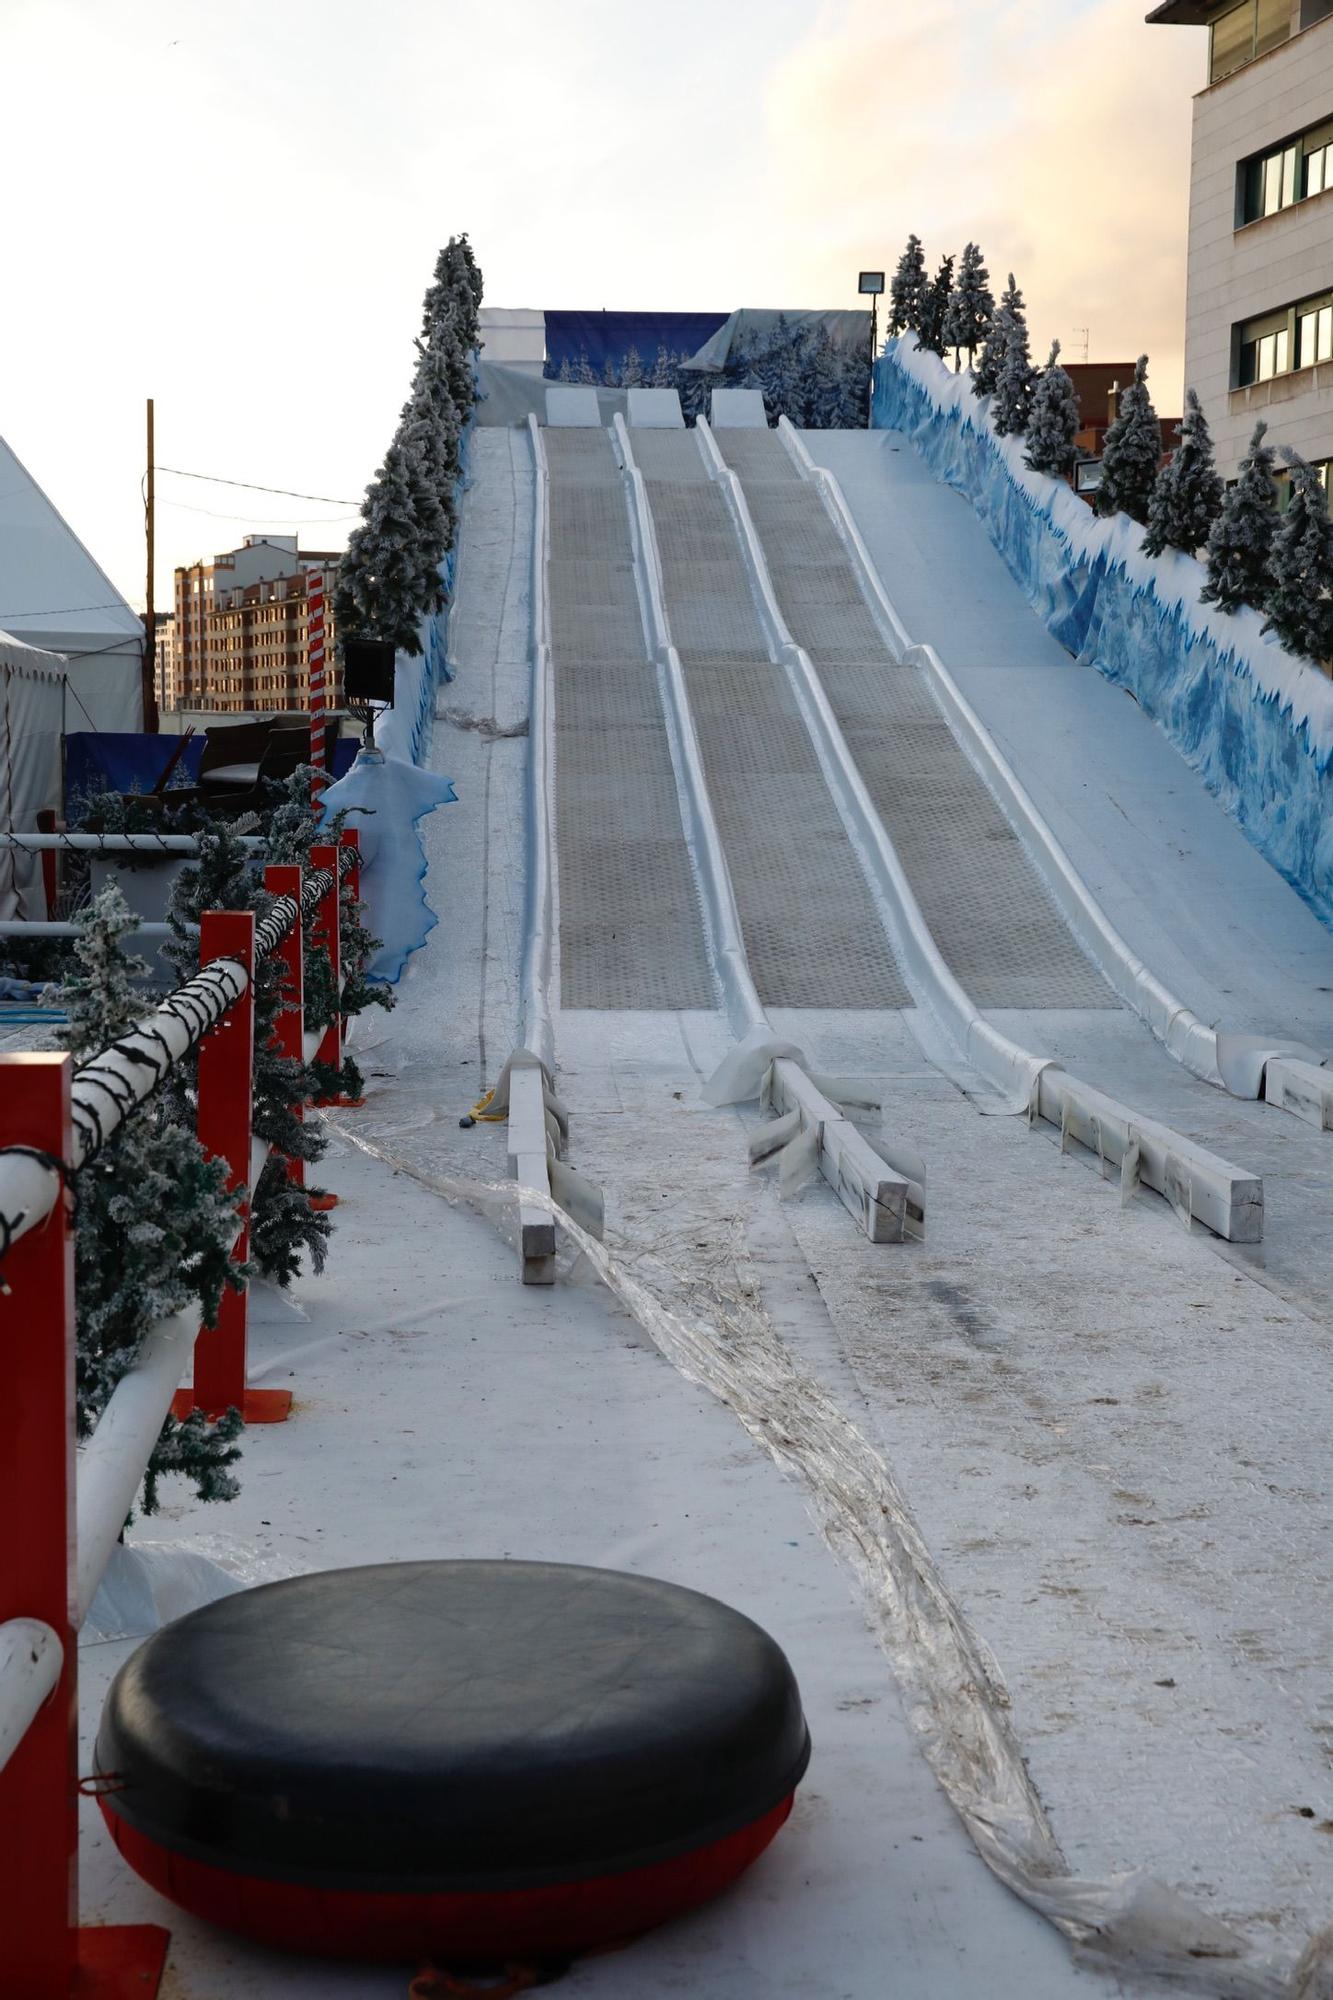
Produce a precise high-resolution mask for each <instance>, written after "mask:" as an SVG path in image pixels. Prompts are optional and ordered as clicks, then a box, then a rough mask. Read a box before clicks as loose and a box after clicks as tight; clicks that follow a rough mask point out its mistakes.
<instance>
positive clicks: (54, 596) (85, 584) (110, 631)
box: [0, 438, 144, 729]
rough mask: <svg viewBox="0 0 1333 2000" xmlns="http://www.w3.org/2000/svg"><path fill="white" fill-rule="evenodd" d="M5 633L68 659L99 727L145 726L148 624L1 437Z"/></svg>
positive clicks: (73, 686)
mask: <svg viewBox="0 0 1333 2000" xmlns="http://www.w3.org/2000/svg"><path fill="white" fill-rule="evenodd" d="M0 629H3V630H4V631H5V632H7V633H11V634H12V635H13V636H14V638H16V639H20V640H22V641H24V642H25V643H26V644H27V645H29V646H37V647H41V648H45V649H46V650H48V651H50V652H55V653H64V654H65V655H67V657H68V659H69V662H70V667H69V674H68V681H69V688H70V694H71V698H72V699H73V701H74V703H75V704H76V710H77V708H82V709H83V710H84V712H85V714H86V716H87V719H88V720H89V721H90V722H91V723H92V724H93V726H94V727H95V728H98V729H139V728H141V727H142V724H143V706H142V693H141V688H140V660H141V658H142V653H143V638H144V631H143V623H142V621H141V620H140V619H139V618H138V617H136V615H135V613H134V612H133V611H131V609H130V607H129V605H128V604H127V603H126V602H125V599H124V598H123V597H122V596H121V594H120V592H119V591H118V590H117V589H116V586H115V585H114V584H113V583H112V581H111V579H110V577H109V576H108V575H107V574H106V571H105V570H104V569H102V568H101V566H100V564H98V563H97V562H95V561H94V559H93V557H92V556H91V555H90V554H89V553H88V550H87V549H86V548H85V547H84V546H83V543H82V542H81V541H80V540H79V538H78V536H77V535H76V534H75V533H74V530H73V529H72V528H71V527H70V526H69V523H68V522H67V521H65V520H64V519H63V517H62V516H61V514H60V513H59V512H58V511H57V509H56V508H55V507H53V506H52V504H51V502H50V500H48V499H47V497H46V495H45V493H43V491H42V489H41V487H40V486H39V485H38V484H37V481H36V480H35V479H34V478H33V476H32V474H31V473H30V472H29V471H28V470H27V468H26V466H24V465H23V464H22V463H21V461H20V460H19V459H18V458H17V457H16V456H15V454H14V452H13V451H12V450H11V449H10V447H9V446H8V445H7V444H6V443H5V441H4V439H3V438H0Z"/></svg>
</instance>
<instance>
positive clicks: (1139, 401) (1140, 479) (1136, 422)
mask: <svg viewBox="0 0 1333 2000" xmlns="http://www.w3.org/2000/svg"><path fill="white" fill-rule="evenodd" d="M1161 459H1162V426H1161V424H1160V422H1159V421H1158V417H1157V412H1156V410H1154V408H1153V406H1152V398H1151V397H1150V396H1149V394H1148V357H1147V355H1146V354H1141V355H1140V356H1139V358H1138V360H1137V361H1136V362H1135V364H1134V379H1133V381H1132V382H1130V383H1129V384H1127V386H1126V387H1125V388H1124V389H1122V390H1121V392H1120V408H1119V410H1118V411H1117V413H1116V419H1115V422H1114V423H1113V424H1112V425H1111V427H1110V429H1109V430H1108V431H1107V433H1106V437H1105V439H1104V441H1103V444H1102V476H1101V483H1100V485H1099V486H1098V488H1097V497H1096V508H1097V512H1098V513H1099V514H1128V515H1129V516H1130V518H1131V520H1134V521H1139V522H1143V523H1146V521H1147V519H1148V506H1149V502H1150V501H1151V499H1152V490H1153V487H1154V485H1155V484H1156V480H1157V468H1158V466H1159V465H1160V463H1161Z"/></svg>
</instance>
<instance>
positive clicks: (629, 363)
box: [620, 347, 643, 389]
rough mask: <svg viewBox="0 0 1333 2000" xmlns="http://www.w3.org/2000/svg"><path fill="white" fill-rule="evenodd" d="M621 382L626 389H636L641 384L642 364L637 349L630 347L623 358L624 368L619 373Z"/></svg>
mask: <svg viewBox="0 0 1333 2000" xmlns="http://www.w3.org/2000/svg"><path fill="white" fill-rule="evenodd" d="M620 379H621V382H622V384H623V386H624V387H625V388H626V389H638V388H640V387H641V386H642V384H643V362H642V360H641V359H640V356H639V350H638V348H637V347H631V348H630V351H629V353H628V354H627V355H626V356H625V366H624V369H623V370H622V372H621V377H620Z"/></svg>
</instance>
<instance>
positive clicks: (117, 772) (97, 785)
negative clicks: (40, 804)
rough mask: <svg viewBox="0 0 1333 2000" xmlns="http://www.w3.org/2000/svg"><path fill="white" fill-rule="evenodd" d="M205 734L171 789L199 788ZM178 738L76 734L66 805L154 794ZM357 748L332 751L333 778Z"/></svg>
mask: <svg viewBox="0 0 1333 2000" xmlns="http://www.w3.org/2000/svg"><path fill="white" fill-rule="evenodd" d="M207 741H208V737H207V734H206V733H205V732H204V731H202V730H200V731H197V732H196V734H195V735H193V736H192V737H191V738H190V740H189V742H188V743H187V744H186V746H185V748H184V750H182V752H181V757H180V762H179V763H178V764H177V766H176V768H175V770H174V771H173V772H172V774H171V789H172V790H173V791H174V790H175V789H177V787H179V786H181V785H194V784H197V783H198V782H199V760H200V759H201V758H202V756H203V754H204V745H205V743H206V742H207ZM179 742H180V738H179V737H178V736H141V735H137V734H130V733H129V732H125V733H113V732H112V731H110V730H106V729H101V730H95V731H94V730H91V729H85V730H77V731H75V733H74V734H73V735H71V736H67V737H66V738H65V803H66V806H69V805H70V804H71V803H72V802H73V801H74V800H75V799H77V798H79V797H81V796H83V795H84V794H86V793H88V792H107V791H110V792H151V791H153V790H154V789H155V787H156V785H157V782H158V780H159V778H160V777H161V776H162V773H163V771H164V770H165V769H166V767H167V764H168V761H169V760H170V758H171V754H172V752H173V751H174V750H175V749H176V747H177V745H178V744H179ZM356 749H357V746H356V743H355V742H354V741H353V740H352V739H351V738H348V737H343V738H340V739H339V740H338V742H337V743H335V744H334V746H333V775H334V777H335V778H341V777H342V775H343V774H344V772H346V771H350V770H351V768H352V760H353V758H354V757H355V756H356Z"/></svg>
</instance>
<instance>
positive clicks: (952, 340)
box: [944, 243, 995, 368]
mask: <svg viewBox="0 0 1333 2000" xmlns="http://www.w3.org/2000/svg"><path fill="white" fill-rule="evenodd" d="M994 317H995V300H994V298H993V297H992V296H991V289H990V272H989V271H988V270H987V269H986V266H985V263H984V261H983V259H982V255H981V248H980V245H978V244H976V243H968V244H966V245H965V246H964V248H963V254H962V257H961V259H960V260H959V265H958V282H957V284H956V285H955V286H954V288H953V293H952V296H951V297H950V300H949V311H948V314H947V316H946V318H945V322H944V345H945V347H946V348H949V347H951V348H953V349H954V350H955V352H957V353H965V354H966V355H967V365H968V367H969V368H970V367H971V366H972V358H973V356H974V355H975V353H976V351H977V349H978V348H979V347H980V346H981V344H982V342H983V341H984V340H985V338H986V336H987V334H988V333H989V332H990V328H991V321H992V320H993V319H994Z"/></svg>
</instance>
